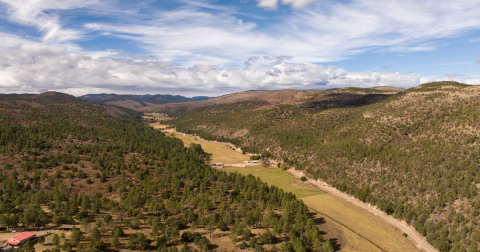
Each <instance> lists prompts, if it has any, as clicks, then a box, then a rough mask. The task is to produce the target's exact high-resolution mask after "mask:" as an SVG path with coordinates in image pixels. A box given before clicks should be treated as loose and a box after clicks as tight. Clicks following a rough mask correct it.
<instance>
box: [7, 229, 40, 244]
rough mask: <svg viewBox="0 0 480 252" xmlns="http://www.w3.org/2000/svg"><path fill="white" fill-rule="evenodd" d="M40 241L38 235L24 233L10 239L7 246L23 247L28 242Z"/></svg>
mask: <svg viewBox="0 0 480 252" xmlns="http://www.w3.org/2000/svg"><path fill="white" fill-rule="evenodd" d="M37 239H38V237H37V235H36V234H32V233H30V232H22V233H20V234H17V235H14V236H12V237H10V238H8V240H7V242H5V243H6V244H9V245H12V246H18V245H23V244H24V243H25V242H27V241H31V242H34V241H36V240H37Z"/></svg>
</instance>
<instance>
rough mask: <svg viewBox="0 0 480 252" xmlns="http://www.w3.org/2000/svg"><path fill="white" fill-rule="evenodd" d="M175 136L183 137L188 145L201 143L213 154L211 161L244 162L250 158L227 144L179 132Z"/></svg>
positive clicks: (225, 162) (207, 151)
mask: <svg viewBox="0 0 480 252" xmlns="http://www.w3.org/2000/svg"><path fill="white" fill-rule="evenodd" d="M175 137H176V138H179V139H181V140H182V141H183V142H184V143H185V145H186V146H189V145H190V143H195V144H201V145H202V149H203V150H204V151H205V152H206V153H208V154H210V155H211V160H210V163H224V164H243V162H244V161H247V160H250V157H249V156H246V155H243V154H242V153H240V152H237V151H234V150H232V149H231V148H230V147H227V145H225V144H219V143H207V142H202V141H198V140H195V137H193V136H188V135H186V136H183V134H178V133H177V134H175Z"/></svg>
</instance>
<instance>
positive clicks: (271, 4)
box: [256, 0, 318, 10]
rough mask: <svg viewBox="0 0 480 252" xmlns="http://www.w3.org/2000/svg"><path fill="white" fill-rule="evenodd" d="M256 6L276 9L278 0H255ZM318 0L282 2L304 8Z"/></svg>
mask: <svg viewBox="0 0 480 252" xmlns="http://www.w3.org/2000/svg"><path fill="white" fill-rule="evenodd" d="M256 1H257V2H258V5H257V6H258V7H262V8H266V9H270V10H276V9H278V0H256ZM317 1H318V0H282V1H281V2H282V4H290V5H291V6H292V8H294V9H300V8H305V7H307V5H310V4H312V3H315V2H317Z"/></svg>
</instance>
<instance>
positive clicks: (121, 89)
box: [0, 44, 480, 96]
mask: <svg viewBox="0 0 480 252" xmlns="http://www.w3.org/2000/svg"><path fill="white" fill-rule="evenodd" d="M0 55H2V56H1V57H0V93H25V92H28V93H32V92H33V93H39V92H45V91H49V90H50V91H60V92H65V93H69V94H73V95H76V96H79V95H83V94H87V93H124V94H125V93H128V94H154V93H163V94H165V93H170V94H183V95H190V96H193V95H208V96H217V95H222V94H226V93H231V92H237V91H244V90H251V89H269V90H274V89H285V88H293V89H327V88H342V87H351V86H356V87H374V86H396V87H405V88H408V87H412V86H417V85H420V84H422V83H425V82H429V81H435V80H455V78H456V77H458V75H450V76H445V77H435V76H432V77H425V76H421V75H419V74H401V73H378V72H370V71H366V72H348V71H346V70H344V69H339V68H335V67H331V66H327V67H325V66H322V65H315V64H298V63H280V64H277V65H274V66H262V67H252V68H245V69H243V68H228V69H218V68H217V67H215V66H213V65H201V64H197V65H194V66H192V67H180V66H177V65H175V64H172V63H170V62H165V61H162V60H160V59H158V58H157V57H154V56H145V55H133V56H132V57H131V58H128V59H127V58H116V57H103V58H97V59H95V58H92V57H89V56H85V55H80V54H72V53H67V52H66V50H65V48H64V47H56V46H46V45H38V44H22V45H19V46H16V47H10V48H1V49H0ZM260 58H262V57H260V56H256V57H255V58H250V61H252V60H255V61H256V60H260ZM263 58H268V59H272V60H278V59H277V58H278V57H271V56H267V57H263ZM463 81H464V82H467V83H468V82H472V83H474V82H475V81H476V82H477V83H478V82H479V81H480V79H467V80H463Z"/></svg>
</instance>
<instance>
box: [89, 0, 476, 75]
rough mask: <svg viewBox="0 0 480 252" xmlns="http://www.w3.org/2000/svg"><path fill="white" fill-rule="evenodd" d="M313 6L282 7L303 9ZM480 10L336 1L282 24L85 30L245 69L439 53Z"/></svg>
mask: <svg viewBox="0 0 480 252" xmlns="http://www.w3.org/2000/svg"><path fill="white" fill-rule="evenodd" d="M257 2H258V4H259V5H261V6H263V7H268V8H271V9H273V8H276V6H277V5H278V1H277V0H274V1H272V0H259V1H257ZM313 2H314V1H310V0H303V1H301V0H298V1H292V0H283V1H282V3H286V4H291V5H292V6H293V7H295V6H296V7H299V8H300V7H301V6H304V5H305V4H308V3H313ZM479 5H480V1H479V0H466V1H459V0H456V1H447V2H445V1H441V2H438V1H434V0H426V1H421V2H418V1H413V0H407V1H401V0H392V1H384V2H378V3H377V2H372V1H368V0H353V1H347V2H341V1H330V2H325V3H324V4H321V5H315V4H312V5H310V6H309V7H308V8H304V9H297V10H295V11H293V14H292V13H290V14H288V15H282V16H281V18H279V19H278V20H277V21H278V22H276V23H274V22H268V23H253V22H244V21H243V20H242V19H241V18H238V17H236V16H234V15H235V13H234V11H232V10H230V11H226V12H222V13H216V12H203V11H202V9H201V8H198V7H196V6H193V7H192V6H186V7H183V8H178V9H174V10H170V11H160V12H155V13H154V14H152V15H153V16H152V17H153V18H152V19H151V21H148V22H135V23H122V24H114V23H110V24H105V23H89V24H86V25H85V28H86V29H87V30H89V31H92V32H100V33H102V32H103V33H105V34H107V36H114V37H118V38H122V39H128V40H133V41H136V42H138V45H139V46H141V47H143V48H144V49H145V50H147V51H149V52H150V53H152V54H157V55H161V56H162V58H163V59H165V60H168V61H175V62H180V63H182V64H184V65H194V64H200V63H202V64H215V65H220V66H241V65H242V63H243V62H244V59H246V58H248V57H249V56H250V55H254V54H263V55H291V56H294V59H293V61H292V62H295V63H304V62H335V61H340V60H344V59H347V58H350V57H352V56H355V55H359V54H363V53H365V52H369V51H378V52H416V51H432V50H437V49H438V48H439V47H440V46H441V44H440V42H439V41H438V39H444V38H453V37H459V36H462V35H464V34H467V33H468V32H470V31H474V30H479V29H480V15H478V13H477V11H476V8H477V6H479ZM210 8H213V7H210ZM446 20H448V22H446Z"/></svg>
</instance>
